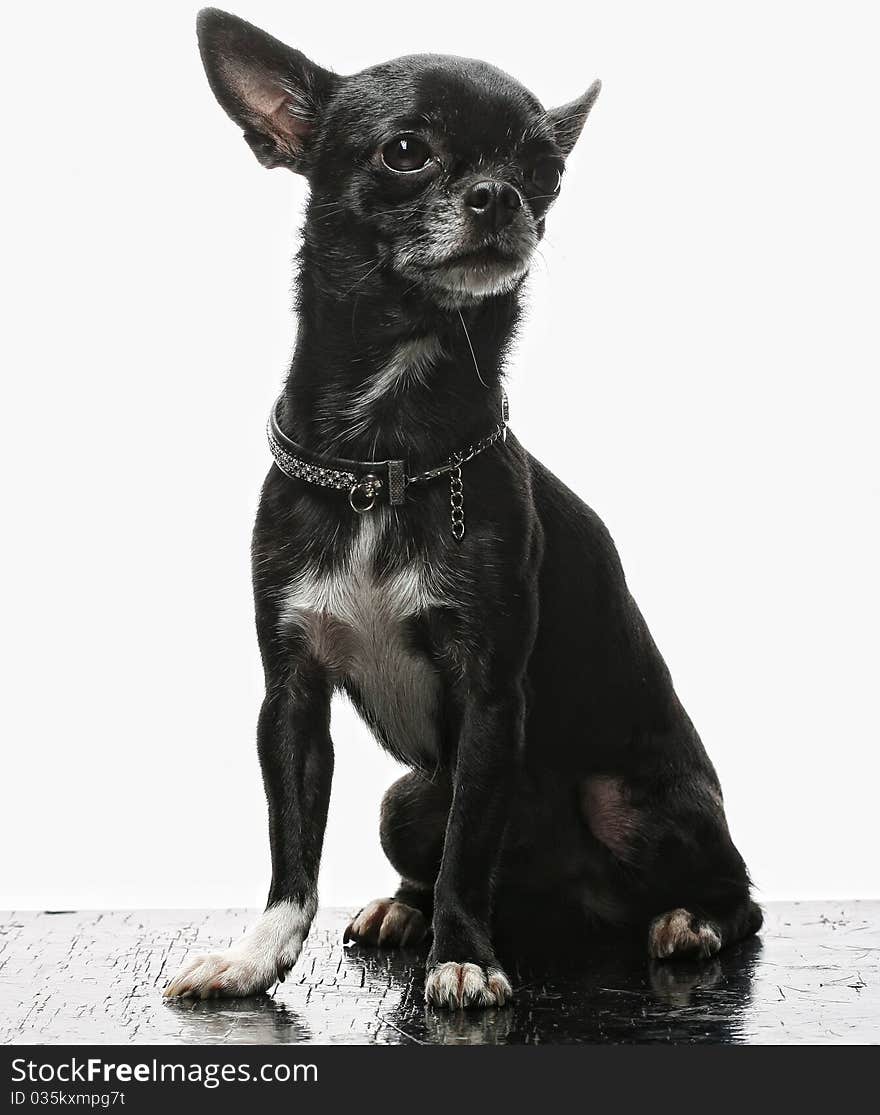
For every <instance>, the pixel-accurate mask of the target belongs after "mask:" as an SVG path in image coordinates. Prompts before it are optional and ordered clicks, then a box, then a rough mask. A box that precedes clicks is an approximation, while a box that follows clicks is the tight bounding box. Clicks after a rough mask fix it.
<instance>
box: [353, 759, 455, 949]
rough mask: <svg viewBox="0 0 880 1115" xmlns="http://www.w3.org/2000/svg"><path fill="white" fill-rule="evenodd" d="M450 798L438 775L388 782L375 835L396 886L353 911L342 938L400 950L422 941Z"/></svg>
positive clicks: (446, 781)
mask: <svg viewBox="0 0 880 1115" xmlns="http://www.w3.org/2000/svg"><path fill="white" fill-rule="evenodd" d="M451 800H452V788H451V786H450V783H449V779H448V777H445V776H444V775H442V774H441V775H438V776H437V780H436V781H429V780H428V779H427V778H425V777H424V776H422V775H419V774H416V773H412V774H406V775H404V776H403V778H399V779H398V780H397V781H396V782H395V783H394V784H393V785H392V786H391V788H390V789H389V790H388V792H387V793H386V794H385V797H384V799H383V801H382V814H381V822H380V828H379V835H380V839H381V842H382V848H383V849H384V851H385V854H386V855H387V856H388V859H389V860H390V862H391V864H392V866H393V867H395V868H396V869H397V870H398V871H399V872H400V875H401V879H400V886H399V887H398V888H397V891H396V892H395V893H394V894H393V895H392V896H391V897H388V898H376V899H374V900H373V901H372V902H370V903H368V904H367V905H366V906H364V908H363V909H362V910H360V911H358V913H357V914H356V915H355V917H354V918H353V919H352V921H351V924H350V925H349V926H348V928H347V929H346V931H345V937H344V940H346V941H359V942H362V943H364V944H370V945H379V946H380V947H381V948H404V947H407V946H409V947H412V946H415V945H418V944H420V943H421V941H423V940H424V939H425V937H426V936H427V935H428V932H429V931H430V925H431V914H432V912H433V905H434V882H435V880H436V878H437V872H438V871H439V870H440V859H441V857H442V855H443V837H444V833H445V831H446V821H447V818H448V815H449V805H450V802H451Z"/></svg>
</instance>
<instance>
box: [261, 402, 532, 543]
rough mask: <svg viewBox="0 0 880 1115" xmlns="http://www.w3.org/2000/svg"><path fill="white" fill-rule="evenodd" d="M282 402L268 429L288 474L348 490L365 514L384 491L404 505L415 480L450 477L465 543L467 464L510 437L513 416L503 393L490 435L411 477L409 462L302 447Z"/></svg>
mask: <svg viewBox="0 0 880 1115" xmlns="http://www.w3.org/2000/svg"><path fill="white" fill-rule="evenodd" d="M281 401H282V400H281V397H279V398H278V399H277V400H276V402H275V405H274V406H273V407H272V412H271V414H270V415H269V424H268V427H267V430H266V433H267V435H268V438H269V449H270V450H271V451H272V456H273V458H274V459H275V464H276V465H277V466H278V468H279V469H280V470H281V471H282V472H283V473H284V475H285V476H289V477H291V478H293V479H296V480H305V481H306V482H307V483H309V484H317V485H318V486H319V487H321V488H338V489H339V490H340V491H346V490H347V491H348V502H349V503H350V504H351V507H352V510H354V511H357V512H358V514H363V513H364V512H366V511H371V510H372V509H373V507H375V505H376V502H377V500H378V499H379V498H380V497H381V496H382V494H383V493H387V498H388V502H389V504H391V506H392V507H395V506H399V505H400V504H401V503H403V502H404V499H405V497H406V490H407V488H408V487H409V486H410V485H411V484H423V483H426V482H427V481H429V480H435V479H436V478H437V477H439V476H446V475H448V476H449V478H450V506H451V518H452V533H453V536H454V537H455V538H456V539H457V540H459V541H460V540H461V538H463V537H464V493H463V491H462V486H461V466H462V465H463V464H465V463H466V462H467V461H470V460H472V459H473V458H474V457H476V456H477V455H478V454H479V453H482V452H483V451H484V450H486V449H488V448H489V447H490V446H492V445H494V444H495V442H496V441H498V440H499V439H502V440H503V439H505V438H506V436H507V423H508V420H509V416H510V415H509V409H508V405H507V395H506V394H504V393H502V396H501V421H500V422H499V423H498V424H497V426H495V427H494V428H493V429H492V430H491V431H490V432H489V433H488V434H486V436H485V437H483V438H481V439H480V440H479V441H476V442H474V443H473V444H472V445H468V446H467V447H466V448H464V449H461V450H459V451H458V452H456V453H451V454H450V455H449V457H448V458H447V459H446V461H444V462H443V464H441V465H438V466H437V467H436V468H430V469H426V470H425V471H424V472H419V473H415V474H412V475H410V474H409V473H408V472H407V468H406V462H405V461H403V460H396V461H350V460H347V459H345V458H344V457H324V456H321V455H320V454H317V453H312V452H311V451H310V450H308V449H305V448H304V447H303V446H301V445H298V444H297V442H295V441H293V440H292V439H291V438H289V437H288V436H287V435H286V434H285V433H284V431H283V430H282V429H281V425H280V423H279V420H278V414H279V410H280V406H281Z"/></svg>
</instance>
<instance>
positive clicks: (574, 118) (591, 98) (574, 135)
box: [547, 81, 602, 157]
mask: <svg viewBox="0 0 880 1115" xmlns="http://www.w3.org/2000/svg"><path fill="white" fill-rule="evenodd" d="M601 89H602V82H601V81H594V82H593V84H592V85H591V86H590V88H589V89H588V90H587V91H586V93H584V95H583V96H582V97H578V98H577V100H575V101H569V102H568V104H567V105H560V107H559V108H551V109H550V111H549V112H548V113H547V115H548V116H549V117H550V123H551V124H552V125H553V130H554V132H555V133H556V142H557V143H558V144H559V147H560V148H561V150H562V153H563V155H565V156H566V157H568V155H570V154H571V150H572V148H573V147H574V145H575V144H576V143H577V141H578V136H579V135H580V134H581V131H582V129H583V126H584V124H585V123H586V122H587V117H588V116H589V115H590V109H591V108H592V107H593V105H594V104H595V101H596V98H597V97H598V96H599V93H600V91H601Z"/></svg>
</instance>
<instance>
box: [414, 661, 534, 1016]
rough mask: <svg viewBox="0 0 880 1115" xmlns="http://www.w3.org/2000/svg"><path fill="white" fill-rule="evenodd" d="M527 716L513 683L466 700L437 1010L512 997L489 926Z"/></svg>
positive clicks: (439, 930) (429, 991) (431, 975)
mask: <svg viewBox="0 0 880 1115" xmlns="http://www.w3.org/2000/svg"><path fill="white" fill-rule="evenodd" d="M524 718H525V702H524V699H523V692H522V686H521V684H520V683H519V682H518V681H517V682H515V683H513V684H508V685H505V686H498V687H497V688H494V689H492V690H491V691H488V692H485V691H477V692H472V693H470V694H468V695H467V696H466V698H465V707H464V717H463V721H462V730H461V737H460V740H459V747H458V753H457V758H456V766H455V773H454V785H453V798H452V806H451V808H450V811H449V819H448V822H447V827H446V838H445V843H444V848H443V858H442V861H441V865H440V873H439V875H438V877H437V883H436V886H435V891H434V922H433V927H434V944H433V946H432V948H431V952H430V955H429V957H428V964H427V978H426V981H425V997H426V998H427V1000H428V1001H429V1002H431V1003H434V1004H435V1005H436V1006H443V1007H489V1006H503V1005H504V1004H505V1003H506V1002H508V1001H509V999H510V998H511V996H512V991H511V986H510V981H509V980H508V978H507V976H506V975H505V973H504V971H503V970H502V968H501V965H500V964H499V963H498V961H497V959H496V957H495V953H494V950H493V948H492V941H491V928H490V922H491V914H492V889H493V883H494V876H495V873H496V870H497V867H498V860H499V857H500V854H501V846H502V841H503V838H504V830H505V827H506V824H507V819H508V815H509V809H510V802H511V796H512V795H513V794H514V793H515V792H516V784H517V772H518V767H519V762H520V756H521V752H522V742H523V732H524V722H525V721H524Z"/></svg>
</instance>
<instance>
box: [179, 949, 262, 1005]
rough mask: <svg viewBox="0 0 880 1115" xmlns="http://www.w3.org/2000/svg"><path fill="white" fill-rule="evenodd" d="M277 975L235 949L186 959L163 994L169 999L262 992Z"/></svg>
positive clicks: (211, 997)
mask: <svg viewBox="0 0 880 1115" xmlns="http://www.w3.org/2000/svg"><path fill="white" fill-rule="evenodd" d="M278 975H279V973H278V972H277V971H272V970H269V969H267V967H266V966H265V965H258V964H255V963H254V962H253V960H251V959H249V958H248V957H247V956H245V955H243V954H242V953H239V952H236V950H235V949H227V951H226V952H219V953H211V954H210V955H208V956H197V957H195V958H194V959H192V960H189V961H187V963H186V964H184V965H183V967H182V968H181V969H180V971H179V972H178V973H177V975H176V976H175V977H174V979H173V980H172V981H171V982H170V983H169V984H168V986H167V987H166V988H165V990H164V992H163V994H164V996H165V997H166V998H167V999H174V998H181V999H216V998H220V997H221V996H236V997H239V996H241V997H244V996H247V995H259V994H261V993H262V992H263V991H266V990H267V989H268V988H269V987H271V986H272V984H273V983H274V982H275V981H276V979H277V978H278Z"/></svg>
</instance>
